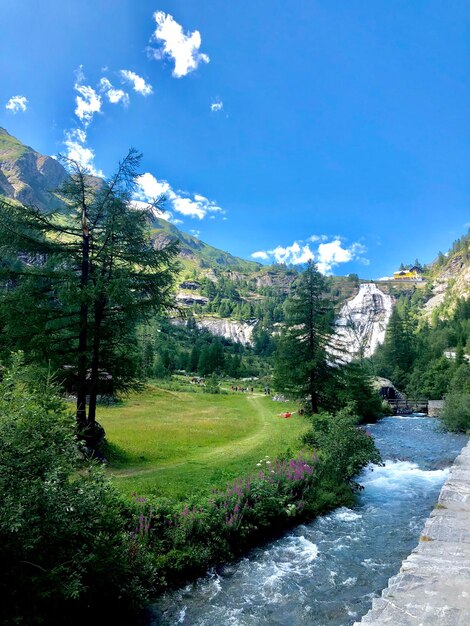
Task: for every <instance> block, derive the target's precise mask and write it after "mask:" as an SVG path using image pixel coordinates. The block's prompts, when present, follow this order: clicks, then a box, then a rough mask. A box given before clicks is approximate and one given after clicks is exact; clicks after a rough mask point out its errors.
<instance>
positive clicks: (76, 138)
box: [64, 128, 104, 177]
mask: <svg viewBox="0 0 470 626" xmlns="http://www.w3.org/2000/svg"><path fill="white" fill-rule="evenodd" d="M86 140H87V137H86V132H85V131H84V130H82V129H81V128H74V129H72V130H69V131H67V132H66V133H65V140H64V144H65V147H66V148H67V157H68V158H69V159H72V161H76V162H77V163H79V164H80V165H81V166H83V167H85V168H86V169H87V170H88V171H89V172H90V174H93V175H94V176H101V177H103V176H104V174H103V172H102V171H101V170H98V169H96V168H95V165H94V159H95V153H94V151H93V150H92V149H91V148H89V147H88V146H87V145H86Z"/></svg>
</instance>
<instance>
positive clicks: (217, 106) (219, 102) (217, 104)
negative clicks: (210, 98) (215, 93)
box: [211, 100, 224, 113]
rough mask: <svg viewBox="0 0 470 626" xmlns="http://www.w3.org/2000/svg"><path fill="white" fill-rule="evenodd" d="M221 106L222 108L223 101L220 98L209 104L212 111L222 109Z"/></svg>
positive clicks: (215, 111)
mask: <svg viewBox="0 0 470 626" xmlns="http://www.w3.org/2000/svg"><path fill="white" fill-rule="evenodd" d="M223 108H224V103H223V102H222V100H216V101H215V102H213V103H212V104H211V111H212V112H213V113H217V112H218V111H223Z"/></svg>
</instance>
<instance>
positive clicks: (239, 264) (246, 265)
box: [153, 217, 263, 274]
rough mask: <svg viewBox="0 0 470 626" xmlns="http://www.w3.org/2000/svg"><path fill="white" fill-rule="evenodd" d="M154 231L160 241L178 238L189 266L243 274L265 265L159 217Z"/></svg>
mask: <svg viewBox="0 0 470 626" xmlns="http://www.w3.org/2000/svg"><path fill="white" fill-rule="evenodd" d="M153 232H154V236H155V239H156V240H157V241H159V242H160V241H165V240H168V239H177V240H178V241H179V243H180V257H181V260H182V261H183V262H184V261H189V264H188V263H186V265H189V266H190V265H191V264H196V265H197V266H198V267H199V268H201V269H210V268H212V269H216V268H219V269H229V270H233V271H235V272H240V273H242V274H246V273H253V272H258V271H259V270H261V269H262V267H263V266H262V265H261V264H260V263H256V262H255V261H246V260H245V259H242V258H240V257H236V256H233V255H232V254H230V253H229V252H224V251H223V250H219V249H218V248H214V247H213V246H210V245H209V244H207V243H204V242H203V241H201V240H200V239H198V238H197V237H194V236H193V235H189V234H188V233H184V232H183V231H181V230H179V228H177V227H176V226H175V225H174V224H171V223H170V222H167V221H166V220H164V219H161V218H159V217H156V218H155V220H154V229H153Z"/></svg>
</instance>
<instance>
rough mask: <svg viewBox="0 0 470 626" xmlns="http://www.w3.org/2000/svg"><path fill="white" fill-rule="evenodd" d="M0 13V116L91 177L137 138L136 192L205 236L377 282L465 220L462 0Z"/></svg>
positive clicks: (467, 23)
mask: <svg viewBox="0 0 470 626" xmlns="http://www.w3.org/2000/svg"><path fill="white" fill-rule="evenodd" d="M38 8H40V10H38ZM0 22H1V24H2V38H1V40H0V73H1V76H2V80H1V81H0V125H1V126H4V127H5V128H6V129H7V130H8V131H9V132H10V133H12V134H13V135H15V136H17V137H18V138H19V139H21V140H22V141H24V142H25V143H27V144H29V145H31V146H33V147H34V148H35V149H37V150H39V151H40V152H43V153H46V154H57V153H58V152H63V153H67V152H69V154H71V155H73V156H76V157H78V158H80V159H82V160H83V161H85V162H87V163H88V164H89V165H90V167H92V168H94V169H95V170H96V171H101V172H104V173H105V174H111V173H112V171H113V168H114V167H115V165H116V163H117V161H118V160H119V159H120V158H122V156H123V155H124V154H125V153H126V152H127V149H128V148H129V147H130V146H135V147H136V148H138V149H139V150H140V151H141V152H142V153H143V155H144V157H143V161H142V173H143V174H144V176H143V177H142V179H141V190H140V195H139V198H140V200H141V201H143V200H145V199H146V197H148V196H149V195H152V194H154V193H156V192H160V191H165V192H166V194H167V196H168V198H169V199H168V203H167V207H166V208H167V212H168V213H167V217H168V218H169V219H171V220H173V221H175V222H176V223H177V224H178V226H179V227H180V228H182V229H183V230H185V231H187V232H193V233H196V234H198V235H199V236H200V238H201V239H202V240H204V241H207V242H208V243H210V244H212V245H215V246H217V247H220V248H223V249H226V250H228V251H230V252H232V253H234V254H237V255H240V256H243V257H245V258H252V257H251V255H252V254H253V253H258V254H257V255H256V256H257V258H258V259H260V260H262V261H263V262H268V261H271V260H276V259H277V260H278V261H286V262H301V261H303V260H305V259H307V258H308V257H311V256H313V257H314V259H315V260H316V261H317V262H319V264H320V267H321V269H322V270H323V271H325V272H332V273H335V274H346V273H349V272H357V273H358V274H359V275H360V276H363V277H371V278H377V277H380V276H383V275H389V274H390V273H391V272H393V271H394V270H395V269H397V265H398V264H399V263H400V261H404V262H413V261H414V259H415V258H416V257H418V258H419V259H420V260H421V261H423V262H429V261H431V260H432V259H433V258H434V257H435V255H436V253H437V251H438V250H439V249H442V250H446V249H447V248H448V247H449V245H450V244H451V243H452V241H453V240H454V239H456V238H457V237H459V236H460V235H461V234H462V233H463V232H464V231H465V230H466V228H468V222H470V210H469V206H470V205H469V200H470V171H469V170H470V115H469V113H470V110H469V109H470V83H469V78H468V76H469V69H470V57H469V48H470V45H469V32H470V4H469V3H468V2H466V1H464V0H452V1H451V2H449V1H447V2H446V1H444V0H442V1H438V0H412V1H411V2H410V0H394V2H390V0H373V1H371V0H354V1H351V0H317V1H315V0H312V1H310V2H279V1H277V0H257V1H256V2H253V1H252V0H251V1H248V0H238V1H237V2H227V1H226V0H210V1H209V0H206V1H199V0H185V1H179V0H173V1H172V2H167V1H163V0H162V1H157V0H155V1H152V2H150V1H148V0H139V1H138V2H136V1H135V0H134V1H130V0H120V1H119V2H116V1H115V0H67V1H65V2H64V0H61V1H59V0H42V2H41V3H40V4H35V3H32V2H31V1H30V0H29V1H27V0H2V2H1V6H0ZM80 68H81V69H80Z"/></svg>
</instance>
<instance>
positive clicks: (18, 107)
mask: <svg viewBox="0 0 470 626" xmlns="http://www.w3.org/2000/svg"><path fill="white" fill-rule="evenodd" d="M27 108H28V99H27V98H26V96H12V97H11V98H10V99H9V100H8V102H7V103H6V105H5V109H6V110H7V111H11V112H12V113H19V112H20V111H22V112H23V113H24V112H25V111H26V109H27Z"/></svg>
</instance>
